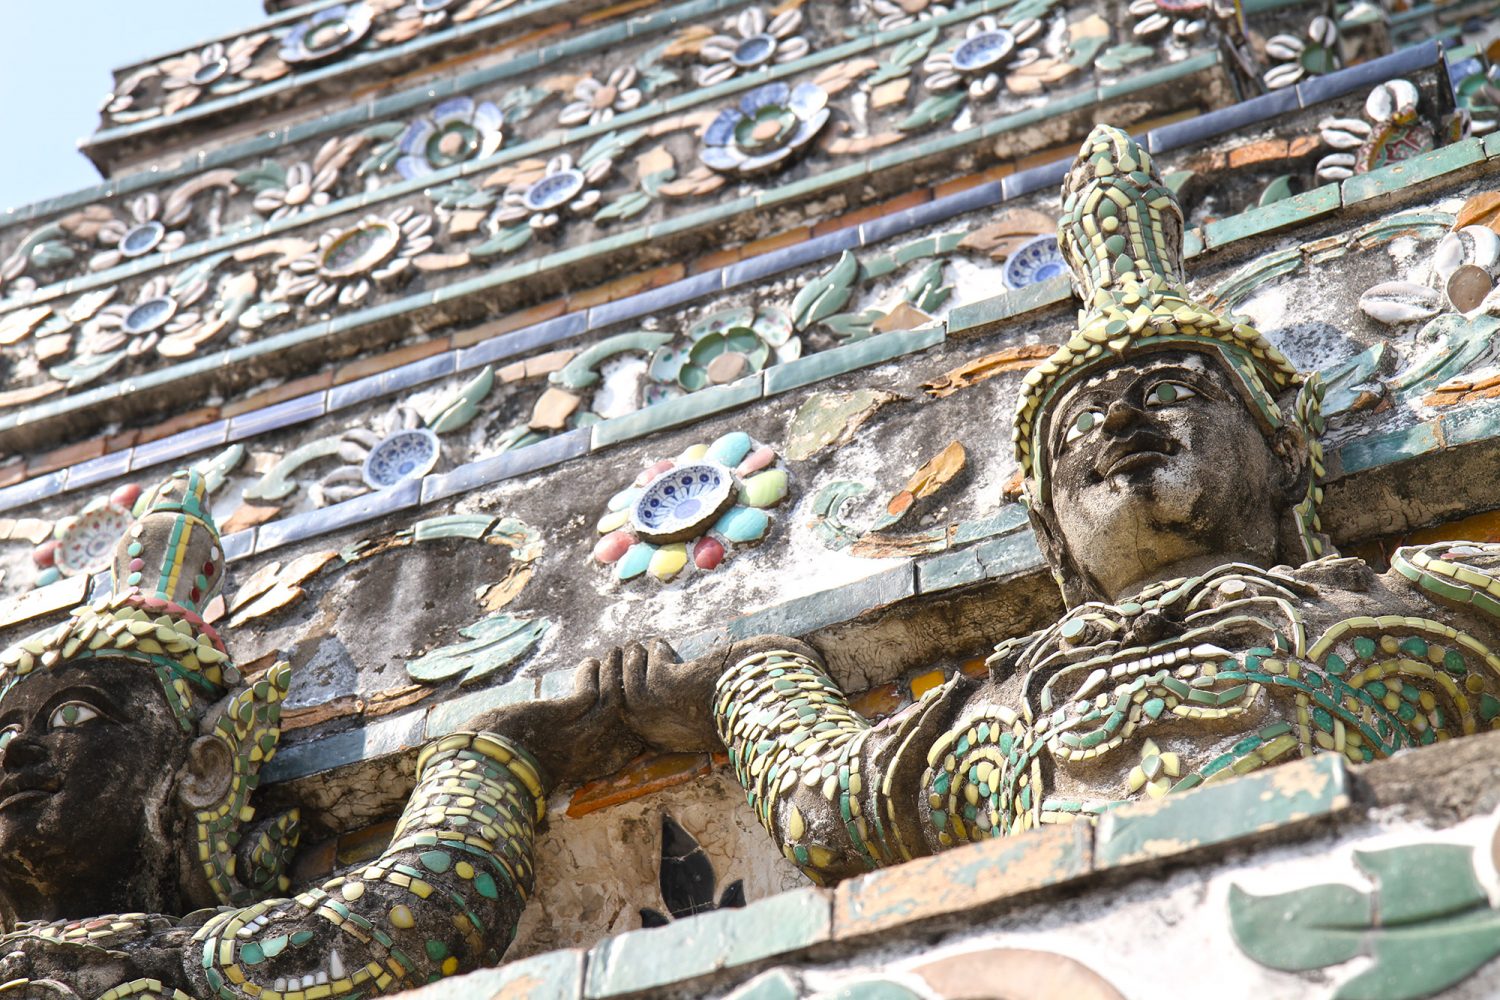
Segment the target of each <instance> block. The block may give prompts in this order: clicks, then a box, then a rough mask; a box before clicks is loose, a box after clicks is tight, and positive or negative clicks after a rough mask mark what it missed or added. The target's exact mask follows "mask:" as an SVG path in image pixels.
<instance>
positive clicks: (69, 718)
mask: <svg viewBox="0 0 1500 1000" xmlns="http://www.w3.org/2000/svg"><path fill="white" fill-rule="evenodd" d="M97 718H99V713H98V712H96V711H94V709H93V708H92V707H91V706H89V705H88V704H86V703H84V702H81V701H70V702H67V703H66V704H63V705H58V706H57V707H56V708H54V709H53V710H52V717H51V718H50V719H48V720H47V725H48V726H50V727H52V728H53V729H68V728H71V727H73V726H81V725H83V724H84V723H85V722H89V721H91V720H93V719H97Z"/></svg>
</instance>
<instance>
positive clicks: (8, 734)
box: [0, 726, 21, 753]
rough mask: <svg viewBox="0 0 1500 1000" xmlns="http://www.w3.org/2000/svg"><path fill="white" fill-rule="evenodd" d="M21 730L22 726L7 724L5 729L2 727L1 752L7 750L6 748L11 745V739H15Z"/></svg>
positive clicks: (0, 730)
mask: <svg viewBox="0 0 1500 1000" xmlns="http://www.w3.org/2000/svg"><path fill="white" fill-rule="evenodd" d="M20 731H21V727H20V726H6V727H5V728H4V729H0V753H4V752H5V748H6V747H8V746H10V741H11V740H13V739H15V738H16V734H17V733H19V732H20Z"/></svg>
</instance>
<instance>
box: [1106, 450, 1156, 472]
mask: <svg viewBox="0 0 1500 1000" xmlns="http://www.w3.org/2000/svg"><path fill="white" fill-rule="evenodd" d="M1169 454H1171V453H1170V452H1165V451H1156V450H1155V449H1151V450H1148V451H1133V452H1131V453H1130V454H1128V455H1121V456H1120V457H1119V458H1116V459H1114V460H1113V461H1111V462H1110V463H1109V467H1108V468H1107V469H1105V471H1104V476H1105V478H1106V479H1107V478H1109V477H1110V476H1114V475H1118V474H1120V473H1123V472H1134V471H1136V470H1137V469H1144V468H1146V467H1147V466H1150V465H1155V464H1157V463H1158V462H1163V461H1165V460H1166V458H1167V456H1168V455H1169Z"/></svg>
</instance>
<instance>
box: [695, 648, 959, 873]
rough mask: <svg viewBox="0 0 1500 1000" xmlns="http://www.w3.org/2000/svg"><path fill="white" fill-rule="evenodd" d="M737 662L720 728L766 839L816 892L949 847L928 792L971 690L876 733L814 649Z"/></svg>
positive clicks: (931, 701) (717, 696) (726, 686)
mask: <svg viewBox="0 0 1500 1000" xmlns="http://www.w3.org/2000/svg"><path fill="white" fill-rule="evenodd" d="M761 647H762V648H760V649H758V650H756V651H755V652H752V653H750V654H749V655H744V656H740V657H738V658H736V661H735V662H734V664H733V665H732V666H731V667H730V668H729V669H728V671H726V672H725V673H723V674H722V675H721V676H720V677H719V679H718V682H717V685H716V687H715V691H714V700H713V707H714V720H715V724H716V726H717V728H718V732H719V736H720V738H721V739H722V740H723V742H724V745H725V747H726V748H728V751H729V758H730V762H731V764H732V765H733V767H734V772H735V776H736V777H737V778H738V779H739V780H740V783H741V784H743V785H744V787H745V790H746V793H747V795H748V798H749V800H750V804H751V805H752V806H753V807H754V808H755V811H756V814H757V816H758V817H759V818H760V821H761V823H762V825H764V826H765V828H766V831H767V832H768V833H770V835H771V836H772V838H774V839H775V841H776V843H777V845H778V846H779V847H780V848H781V850H782V852H783V853H784V854H785V855H786V856H787V857H788V858H789V859H791V860H792V861H793V862H795V863H796V864H797V865H798V866H799V867H801V868H802V870H803V871H804V872H806V873H807V874H808V876H809V877H811V878H812V879H813V880H814V881H816V882H819V883H825V882H828V881H833V880H837V879H840V878H844V877H847V876H849V875H854V874H858V873H860V872H863V871H868V870H870V869H872V868H876V867H881V866H884V865H889V864H895V863H897V862H900V861H904V860H907V859H909V858H911V857H915V856H918V855H924V854H929V853H931V852H932V851H933V850H935V849H937V848H938V847H939V842H938V839H937V837H936V834H935V831H934V830H933V829H932V828H931V817H930V810H929V809H928V808H927V807H926V806H927V803H926V802H925V801H923V800H921V799H922V797H921V795H920V793H919V791H918V788H919V783H920V777H921V775H922V772H923V770H924V769H925V765H926V758H927V751H928V748H929V747H930V745H931V744H932V743H933V741H934V740H935V739H936V738H938V737H939V736H940V735H941V734H942V732H943V731H944V730H945V728H946V727H947V725H949V724H951V716H952V711H953V707H954V706H955V705H958V704H961V703H962V701H963V692H962V691H960V690H959V687H960V682H958V681H955V682H950V684H948V685H945V686H944V687H943V688H942V689H940V690H939V691H937V692H934V696H933V697H930V698H928V699H924V701H923V702H922V703H920V704H919V705H917V706H914V707H913V708H912V709H910V710H908V711H907V712H905V713H903V714H902V715H900V716H897V717H895V718H892V719H890V720H887V721H886V722H884V723H881V724H880V725H878V726H877V725H872V724H871V723H870V721H869V720H867V719H865V718H864V717H863V716H861V715H860V714H859V713H858V712H856V711H855V710H854V709H853V708H851V707H850V705H849V701H848V698H846V697H845V695H844V693H843V692H842V691H841V690H839V688H838V686H837V685H836V684H835V683H834V682H833V681H832V680H831V679H830V678H829V676H828V674H827V673H826V672H825V670H824V669H823V665H822V663H821V662H820V661H819V660H818V658H817V655H816V654H815V653H813V651H812V650H810V649H808V648H807V647H806V646H803V645H802V644H801V643H797V642H795V641H794V640H787V641H785V642H784V643H781V644H774V643H772V644H767V643H765V642H762V643H761Z"/></svg>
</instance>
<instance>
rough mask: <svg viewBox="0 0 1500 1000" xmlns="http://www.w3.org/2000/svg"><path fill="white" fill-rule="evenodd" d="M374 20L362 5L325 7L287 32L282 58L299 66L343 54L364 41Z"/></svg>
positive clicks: (372, 14)
mask: <svg viewBox="0 0 1500 1000" xmlns="http://www.w3.org/2000/svg"><path fill="white" fill-rule="evenodd" d="M374 19H375V15H374V13H373V12H372V11H371V10H370V8H369V7H368V6H366V5H365V4H362V3H348V4H346V3H340V4H334V5H333V6H332V7H324V8H323V9H322V10H320V11H318V12H317V13H316V14H313V15H312V16H311V17H309V18H308V19H307V20H305V21H299V22H298V23H297V25H296V27H294V28H292V30H291V31H289V32H287V34H286V37H284V38H283V39H282V40H281V58H282V59H284V60H285V61H287V62H289V63H291V64H292V65H294V66H295V65H298V64H303V65H306V64H308V63H317V62H322V61H323V60H325V59H333V58H335V57H337V56H340V55H343V54H344V53H345V52H348V51H349V50H350V49H352V48H353V47H354V46H356V45H358V44H359V43H360V42H361V41H363V40H364V37H365V35H367V34H369V32H370V24H371V23H372V22H373V21H374Z"/></svg>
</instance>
